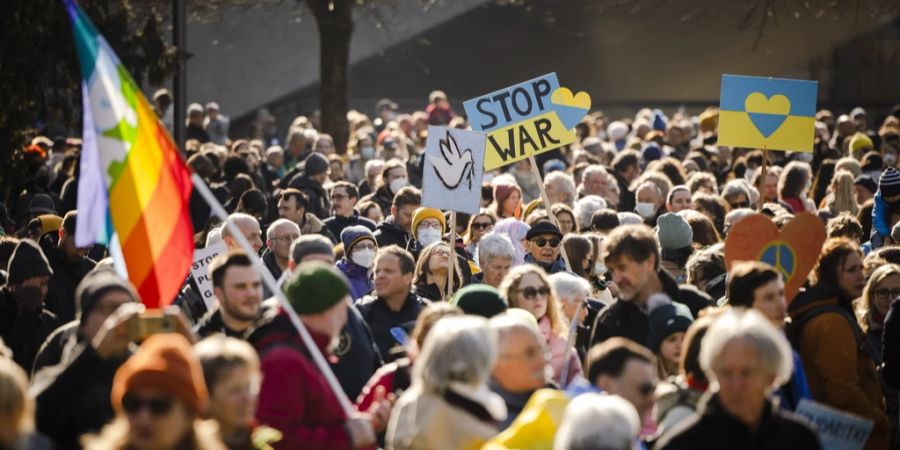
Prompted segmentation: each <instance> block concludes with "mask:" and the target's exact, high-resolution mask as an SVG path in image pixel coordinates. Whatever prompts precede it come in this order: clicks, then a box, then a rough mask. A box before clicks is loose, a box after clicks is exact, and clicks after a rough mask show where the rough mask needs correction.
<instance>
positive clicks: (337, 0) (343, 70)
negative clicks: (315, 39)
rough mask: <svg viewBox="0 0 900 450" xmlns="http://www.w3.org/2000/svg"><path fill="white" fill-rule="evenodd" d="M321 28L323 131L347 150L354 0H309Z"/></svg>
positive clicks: (336, 145) (320, 80) (320, 72)
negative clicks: (348, 75) (348, 79)
mask: <svg viewBox="0 0 900 450" xmlns="http://www.w3.org/2000/svg"><path fill="white" fill-rule="evenodd" d="M307 4H308V5H309V8H310V9H311V10H312V13H313V16H315V18H316V25H318V27H319V49H320V54H319V109H320V110H321V114H322V118H321V120H322V131H323V132H325V133H328V134H330V135H331V137H333V138H334V146H335V149H336V150H337V151H338V153H341V154H343V153H344V152H346V151H347V139H348V137H349V136H348V124H347V110H348V108H349V83H348V81H347V72H348V66H349V62H350V38H351V36H352V34H353V15H352V14H353V4H354V2H353V0H307Z"/></svg>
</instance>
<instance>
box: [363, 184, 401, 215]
mask: <svg viewBox="0 0 900 450" xmlns="http://www.w3.org/2000/svg"><path fill="white" fill-rule="evenodd" d="M365 200H372V201H373V202H375V203H378V206H380V207H381V212H382V214H384V215H385V216H388V215H390V214H391V205H392V204H393V203H394V193H393V192H391V188H390V187H389V186H387V185H384V186H381V187H379V188H378V189H376V190H375V192H374V193H372V194H369V195H367V196H366V197H365Z"/></svg>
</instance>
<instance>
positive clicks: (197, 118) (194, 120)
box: [188, 112, 203, 125]
mask: <svg viewBox="0 0 900 450" xmlns="http://www.w3.org/2000/svg"><path fill="white" fill-rule="evenodd" d="M188 120H189V121H190V122H191V124H192V125H203V113H202V112H192V113H191V114H190V115H189V116H188Z"/></svg>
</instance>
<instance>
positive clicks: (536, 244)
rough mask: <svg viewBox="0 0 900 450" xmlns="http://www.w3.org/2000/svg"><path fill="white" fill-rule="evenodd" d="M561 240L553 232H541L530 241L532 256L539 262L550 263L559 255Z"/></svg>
mask: <svg viewBox="0 0 900 450" xmlns="http://www.w3.org/2000/svg"><path fill="white" fill-rule="evenodd" d="M560 242H561V240H560V239H559V237H558V236H556V235H553V234H539V235H537V236H535V237H534V238H533V239H531V240H530V241H528V245H529V246H530V247H531V256H532V257H534V259H535V260H537V261H538V262H542V263H544V264H550V263H552V262H553V261H556V258H557V257H558V256H559V244H560Z"/></svg>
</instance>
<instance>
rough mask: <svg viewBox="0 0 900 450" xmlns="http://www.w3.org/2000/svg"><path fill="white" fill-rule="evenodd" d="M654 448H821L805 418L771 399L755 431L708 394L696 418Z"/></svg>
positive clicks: (697, 449)
mask: <svg viewBox="0 0 900 450" xmlns="http://www.w3.org/2000/svg"><path fill="white" fill-rule="evenodd" d="M653 448H654V449H657V450H679V449H691V450H702V449H716V450H718V449H724V448H727V449H733V450H744V449H754V450H755V449H766V450H780V449H785V450H816V449H820V448H821V445H820V444H819V438H818V436H817V435H816V432H815V431H813V429H812V428H811V426H810V425H809V424H808V422H807V421H806V420H805V419H803V418H801V417H799V416H796V415H794V414H793V413H789V412H785V411H780V410H778V408H776V407H774V406H773V405H772V403H771V402H769V401H768V400H767V401H766V405H765V406H764V407H763V415H762V418H761V419H760V422H759V424H758V426H757V427H756V429H751V428H750V427H749V426H747V425H746V424H745V423H744V422H742V421H741V420H739V419H738V418H737V417H734V416H733V415H731V414H730V413H728V412H727V411H725V409H724V408H723V407H722V406H721V404H720V403H719V399H718V396H717V395H707V396H706V397H704V399H703V400H701V402H700V405H699V409H698V411H697V412H696V413H695V414H694V415H692V416H691V417H690V418H688V419H685V420H684V421H683V422H681V423H679V424H678V425H677V426H676V427H675V428H673V429H672V430H671V431H670V432H667V433H666V434H664V435H663V436H662V437H661V438H660V439H659V441H657V443H656V445H655V446H654V447H653Z"/></svg>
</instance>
